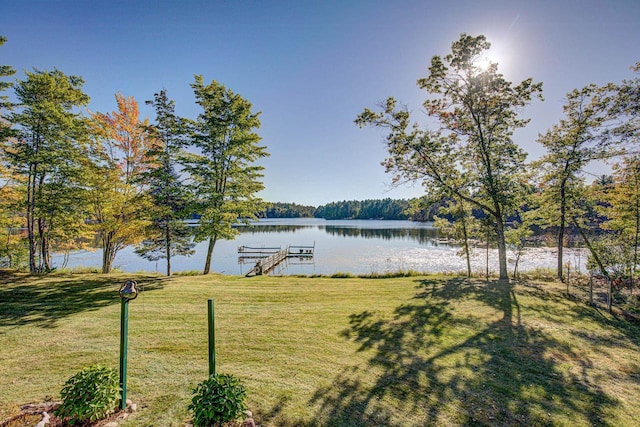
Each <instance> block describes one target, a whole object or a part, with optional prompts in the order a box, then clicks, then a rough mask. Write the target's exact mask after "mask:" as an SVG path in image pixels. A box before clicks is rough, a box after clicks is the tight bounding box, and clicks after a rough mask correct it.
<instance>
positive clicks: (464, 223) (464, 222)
mask: <svg viewBox="0 0 640 427" xmlns="http://www.w3.org/2000/svg"><path fill="white" fill-rule="evenodd" d="M462 235H463V237H464V253H465V255H466V257H467V278H471V254H470V253H469V236H468V235H467V220H466V219H465V218H464V212H463V217H462Z"/></svg>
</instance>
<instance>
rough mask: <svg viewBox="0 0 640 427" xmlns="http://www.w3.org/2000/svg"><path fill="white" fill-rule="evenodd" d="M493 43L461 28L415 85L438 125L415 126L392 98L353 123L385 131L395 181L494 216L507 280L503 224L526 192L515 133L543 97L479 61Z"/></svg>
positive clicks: (534, 88)
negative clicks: (417, 183) (523, 114)
mask: <svg viewBox="0 0 640 427" xmlns="http://www.w3.org/2000/svg"><path fill="white" fill-rule="evenodd" d="M490 46H491V45H490V43H489V42H487V41H486V38H485V37H484V36H482V35H480V36H477V37H472V36H468V35H466V34H462V35H461V36H460V39H459V40H457V41H455V42H453V43H452V52H451V53H450V54H448V55H446V56H445V57H444V58H442V57H440V56H438V55H436V56H434V57H433V58H432V59H431V66H430V67H429V75H428V76H427V77H425V78H422V79H419V80H418V85H419V86H420V88H422V89H425V90H426V91H427V93H428V94H429V95H430V98H428V99H427V100H426V101H425V103H424V107H425V108H426V111H427V113H428V115H429V116H430V117H432V118H434V119H436V120H437V121H438V122H439V126H438V127H437V128H436V129H435V130H422V129H420V127H419V125H417V124H413V125H412V123H411V121H410V115H409V112H408V111H407V109H406V108H404V107H397V102H396V101H395V99H393V98H389V99H388V100H387V101H386V103H385V104H384V105H383V111H382V112H380V113H375V112H373V111H371V110H369V109H365V110H364V112H363V113H361V114H360V115H359V116H358V118H357V119H356V124H358V125H360V126H364V125H373V126H380V127H386V128H388V129H389V130H390V133H389V135H388V136H387V138H386V143H387V149H388V151H389V155H390V157H389V158H387V159H386V160H385V162H384V163H383V164H384V165H385V167H386V170H387V172H392V173H394V174H395V179H396V181H400V180H402V179H408V180H421V181H422V182H423V184H424V186H425V188H426V189H429V188H437V191H440V192H442V193H443V194H446V195H448V196H449V197H451V198H458V199H461V200H465V201H467V202H468V203H470V204H471V205H472V206H474V207H476V208H479V209H482V211H484V212H485V213H486V214H487V215H488V216H489V217H490V218H491V220H492V222H493V229H494V231H495V234H496V241H497V245H498V259H499V265H500V279H508V272H507V255H506V241H505V223H506V219H507V217H508V215H509V214H510V213H512V212H513V210H514V209H515V207H516V206H517V205H518V202H519V198H520V196H521V193H522V190H523V185H522V182H521V179H520V177H521V176H522V173H521V172H522V170H523V167H524V160H525V157H526V153H524V151H523V150H522V149H521V148H520V147H518V146H517V145H516V144H515V143H514V142H513V139H512V136H513V132H514V131H515V130H516V129H518V128H521V127H523V126H525V125H526V124H527V123H528V122H529V121H528V120H523V119H520V118H518V113H519V111H520V109H521V108H522V107H524V106H525V105H527V104H528V103H529V102H530V101H531V100H532V98H533V97H535V96H538V97H540V98H541V95H540V94H541V91H542V84H541V83H533V81H532V79H530V78H529V79H526V80H524V81H522V82H521V83H520V84H518V85H517V86H513V85H512V83H511V82H508V81H507V80H505V79H504V77H503V75H502V74H500V73H498V71H497V70H498V68H497V64H495V63H489V64H488V66H486V67H485V65H486V63H481V62H484V61H481V60H482V59H483V58H484V57H485V56H486V51H487V50H488V49H489V48H490Z"/></svg>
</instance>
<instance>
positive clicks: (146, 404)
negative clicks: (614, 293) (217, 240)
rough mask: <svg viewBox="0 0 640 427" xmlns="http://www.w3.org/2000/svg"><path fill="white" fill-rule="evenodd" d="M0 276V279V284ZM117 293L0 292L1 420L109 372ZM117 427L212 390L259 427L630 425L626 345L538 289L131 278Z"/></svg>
mask: <svg viewBox="0 0 640 427" xmlns="http://www.w3.org/2000/svg"><path fill="white" fill-rule="evenodd" d="M0 274H1V273H0ZM131 277H132V276H131V275H52V276H44V277H35V276H28V275H12V274H6V273H5V274H2V275H0V379H1V382H0V420H1V419H3V418H5V417H7V416H9V415H10V414H11V413H12V411H15V408H16V407H17V406H18V405H20V404H24V403H30V402H41V401H43V400H45V399H47V398H53V399H57V398H59V392H60V389H61V388H62V385H63V384H64V382H65V381H66V380H67V379H68V378H69V377H70V376H71V375H73V374H75V373H76V372H77V371H79V370H80V369H81V368H83V367H85V366H88V365H91V364H94V363H100V364H103V365H107V366H111V367H114V368H117V365H118V351H119V350H118V346H119V316H120V305H119V299H118V297H117V289H118V287H119V284H120V283H122V282H123V281H124V280H125V279H128V278H131ZM135 279H136V280H137V281H138V282H139V283H141V284H143V285H144V291H143V292H142V294H141V296H140V297H139V298H138V299H136V300H135V301H133V302H132V303H130V309H129V320H130V323H129V366H128V380H129V381H128V396H129V397H130V398H131V399H132V400H133V401H134V402H136V403H138V406H139V407H140V410H139V412H138V413H136V414H135V415H134V416H133V417H131V418H129V420H127V422H126V423H125V425H126V426H183V425H184V422H185V421H186V420H188V419H189V414H188V412H187V410H186V408H187V405H188V403H189V401H190V398H191V392H192V389H193V388H194V387H195V385H196V384H197V383H198V382H200V381H202V380H203V379H205V378H206V376H207V373H208V362H207V300H208V299H209V298H214V299H215V311H216V342H217V366H218V372H222V373H232V374H235V375H236V376H238V377H240V378H241V380H242V381H243V382H244V384H245V385H246V386H247V389H248V396H249V402H248V403H249V406H250V409H251V410H252V411H253V413H254V417H255V419H256V421H257V422H258V423H260V424H262V425H273V426H280V425H285V426H305V425H330V426H347V425H354V426H371V425H388V426H404V425H406V426H414V425H445V426H446V425H473V424H477V425H567V426H580V425H584V426H587V425H611V426H616V427H620V426H634V425H638V420H640V405H639V404H638V402H640V352H639V350H640V331H639V327H638V325H632V324H628V323H627V322H625V321H622V320H618V319H616V318H613V317H611V316H610V315H609V314H607V313H605V312H603V311H598V310H596V309H594V308H590V307H588V306H587V305H585V304H584V303H582V302H579V301H575V300H571V299H566V298H564V297H563V296H562V295H561V294H560V293H559V291H557V290H555V288H551V287H550V285H545V284H532V283H529V284H516V285H513V284H512V285H508V284H505V283H499V282H489V283H487V282H484V281H480V280H471V281H468V280H465V279H460V278H451V277H449V278H447V277H438V276H425V277H409V278H398V279H355V278H348V279H330V278H295V277H276V278H272V277H257V278H252V279H247V278H239V277H229V276H216V275H211V276H207V277H203V276H188V277H173V278H170V279H167V278H162V277H159V276H143V275H135Z"/></svg>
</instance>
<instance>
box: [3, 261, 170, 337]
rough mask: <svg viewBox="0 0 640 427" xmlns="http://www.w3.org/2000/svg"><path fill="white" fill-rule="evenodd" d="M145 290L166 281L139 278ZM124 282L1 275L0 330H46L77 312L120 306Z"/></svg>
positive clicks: (113, 279)
mask: <svg viewBox="0 0 640 427" xmlns="http://www.w3.org/2000/svg"><path fill="white" fill-rule="evenodd" d="M136 280H137V282H138V284H139V285H142V286H144V290H145V292H146V291H151V290H155V289H160V288H162V286H163V278H162V277H156V276H147V277H139V276H137V277H136ZM121 285H122V280H121V279H118V278H114V277H109V276H101V275H96V276H90V277H88V276H87V275H82V276H73V275H69V276H54V277H51V276H38V275H25V274H13V273H7V272H2V273H1V274H0V327H3V326H22V325H29V324H33V325H36V326H39V327H42V328H51V327H55V325H56V323H57V322H58V321H59V320H61V319H63V318H65V317H67V316H71V315H73V314H76V313H80V312H83V311H93V310H98V309H100V308H102V307H106V306H108V305H112V304H118V303H119V302H120V297H119V296H118V289H119V288H120V286H121Z"/></svg>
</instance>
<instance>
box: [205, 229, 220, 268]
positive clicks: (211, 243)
mask: <svg viewBox="0 0 640 427" xmlns="http://www.w3.org/2000/svg"><path fill="white" fill-rule="evenodd" d="M217 240H218V237H217V236H215V237H211V238H209V247H208V248H207V260H206V261H205V263H204V271H203V272H202V274H209V271H210V270H211V255H212V254H213V247H214V246H215V245H216V241H217Z"/></svg>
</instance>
